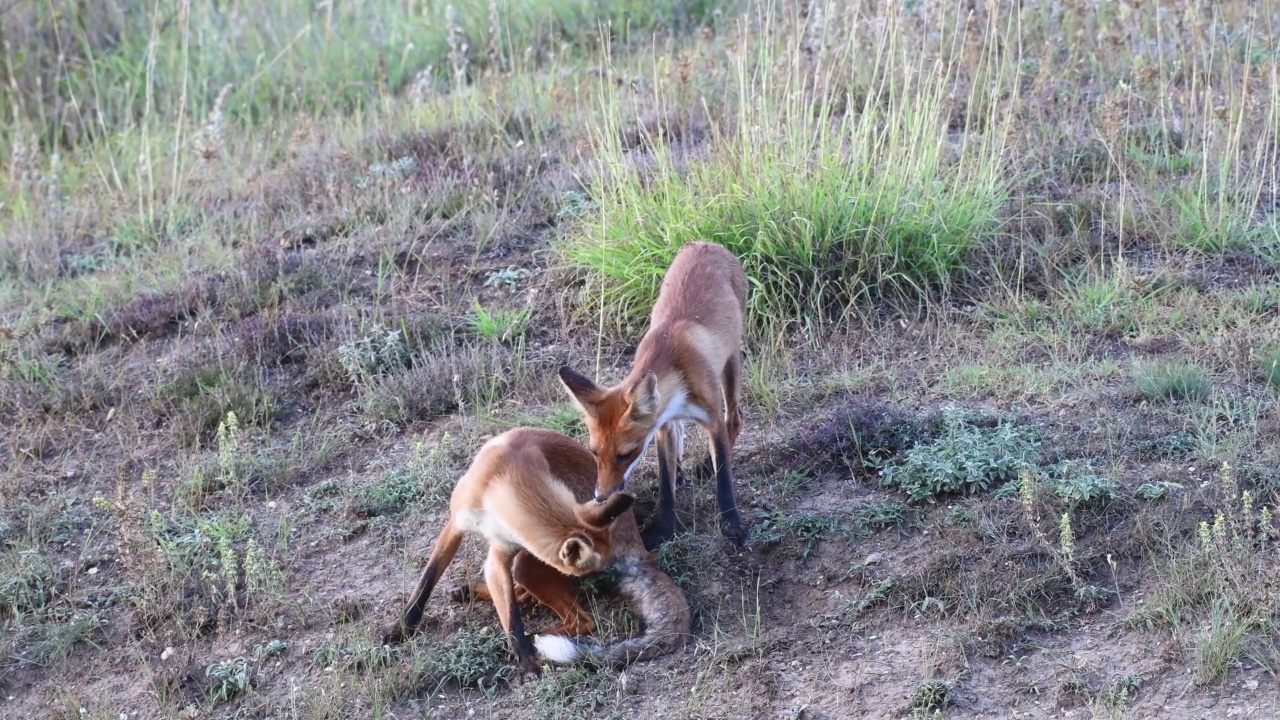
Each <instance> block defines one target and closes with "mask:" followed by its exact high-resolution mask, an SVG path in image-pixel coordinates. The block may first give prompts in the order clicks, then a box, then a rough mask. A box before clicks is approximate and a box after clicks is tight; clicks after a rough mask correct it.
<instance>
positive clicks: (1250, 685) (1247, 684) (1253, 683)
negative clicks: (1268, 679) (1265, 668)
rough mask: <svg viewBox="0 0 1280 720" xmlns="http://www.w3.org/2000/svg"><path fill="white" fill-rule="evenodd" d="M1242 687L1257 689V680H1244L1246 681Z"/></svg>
mask: <svg viewBox="0 0 1280 720" xmlns="http://www.w3.org/2000/svg"><path fill="white" fill-rule="evenodd" d="M1244 689H1245V690H1257V689H1258V681H1257V680H1248V681H1246V682H1245V684H1244Z"/></svg>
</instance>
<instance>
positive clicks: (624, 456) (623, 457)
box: [617, 453, 631, 465]
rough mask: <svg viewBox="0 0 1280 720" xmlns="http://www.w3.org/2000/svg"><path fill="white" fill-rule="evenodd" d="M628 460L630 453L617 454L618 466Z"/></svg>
mask: <svg viewBox="0 0 1280 720" xmlns="http://www.w3.org/2000/svg"><path fill="white" fill-rule="evenodd" d="M630 458H631V453H618V457H617V460H618V464H619V465H621V464H622V463H624V462H626V461H627V460H629V459H630Z"/></svg>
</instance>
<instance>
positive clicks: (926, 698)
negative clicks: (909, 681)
mask: <svg viewBox="0 0 1280 720" xmlns="http://www.w3.org/2000/svg"><path fill="white" fill-rule="evenodd" d="M950 702H951V685H950V684H949V683H947V682H946V681H944V680H925V681H924V682H922V683H920V684H919V685H917V686H916V691H915V693H914V694H913V695H912V696H911V709H912V710H941V709H942V708H944V707H946V706H947V705H948V704H949V703H950Z"/></svg>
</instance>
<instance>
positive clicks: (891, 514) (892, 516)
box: [853, 500, 907, 530]
mask: <svg viewBox="0 0 1280 720" xmlns="http://www.w3.org/2000/svg"><path fill="white" fill-rule="evenodd" d="M853 516H854V518H855V519H856V520H857V521H858V522H859V523H862V524H865V525H866V526H867V527H870V528H873V529H876V530H884V529H887V528H891V527H897V526H899V525H901V524H902V522H903V520H906V518H907V506H906V505H903V504H902V503H900V502H898V501H897V500H878V501H876V502H873V503H868V504H866V505H861V506H859V507H858V508H857V509H856V510H854V512H853Z"/></svg>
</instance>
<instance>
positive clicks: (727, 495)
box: [711, 434, 747, 548]
mask: <svg viewBox="0 0 1280 720" xmlns="http://www.w3.org/2000/svg"><path fill="white" fill-rule="evenodd" d="M711 448H712V452H713V453H714V457H715V461H716V504H717V505H718V506H719V509H720V532H722V533H724V536H725V537H727V538H729V540H730V542H732V543H733V544H734V545H735V546H737V547H739V548H743V547H746V544H747V531H746V529H745V528H744V527H743V526H742V518H741V517H739V516H738V505H737V503H736V502H734V499H733V474H732V472H731V471H730V470H729V443H728V441H727V439H726V438H724V437H723V436H721V435H718V434H717V435H712V439H711Z"/></svg>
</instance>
